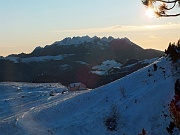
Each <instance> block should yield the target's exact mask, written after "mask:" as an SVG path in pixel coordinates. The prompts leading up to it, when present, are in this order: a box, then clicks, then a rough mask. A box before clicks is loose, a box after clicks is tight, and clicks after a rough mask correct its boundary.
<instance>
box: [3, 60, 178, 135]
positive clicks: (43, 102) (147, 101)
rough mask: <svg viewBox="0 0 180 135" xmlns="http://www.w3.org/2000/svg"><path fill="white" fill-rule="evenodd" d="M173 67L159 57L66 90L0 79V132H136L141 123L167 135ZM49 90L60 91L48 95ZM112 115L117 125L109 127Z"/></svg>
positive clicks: (152, 134)
mask: <svg viewBox="0 0 180 135" xmlns="http://www.w3.org/2000/svg"><path fill="white" fill-rule="evenodd" d="M155 64H156V66H157V68H156V67H155V66H154V65H155ZM171 66H172V63H171V61H170V60H169V59H168V58H166V57H162V58H160V59H158V60H156V61H155V62H154V63H152V64H150V65H148V66H146V67H144V68H142V69H140V70H138V71H136V72H134V73H132V74H130V75H128V76H126V77H123V78H121V79H119V80H116V81H114V82H112V83H109V84H107V85H104V86H101V87H99V88H96V89H91V90H86V91H79V92H67V93H65V94H61V93H60V91H61V90H63V89H65V87H63V86H61V85H60V84H45V85H42V84H27V83H0V88H1V90H2V92H1V96H0V97H1V99H0V104H1V109H0V114H1V115H0V134H1V135H11V134H12V133H13V134H14V135H36V134H37V135H39V134H43V135H52V134H53V135H59V134H61V135H110V134H113V135H138V134H140V133H141V131H142V129H143V128H144V129H145V131H146V132H147V133H148V135H168V132H167V130H166V127H168V126H169V123H170V121H171V118H170V117H169V106H168V104H169V103H170V101H171V100H172V98H173V96H174V83H175V80H176V78H177V77H178V76H175V75H174V74H175V71H174V70H173V68H172V67H171ZM178 70H179V69H178ZM51 90H55V91H57V93H58V94H57V95H56V96H54V97H50V96H49V94H48V93H49V92H50V91H51ZM114 115H115V116H116V118H117V121H116V122H117V123H116V125H117V127H116V130H115V131H110V130H107V126H106V125H105V123H106V121H107V119H108V118H110V117H112V116H114ZM174 134H175V135H178V133H177V132H174Z"/></svg>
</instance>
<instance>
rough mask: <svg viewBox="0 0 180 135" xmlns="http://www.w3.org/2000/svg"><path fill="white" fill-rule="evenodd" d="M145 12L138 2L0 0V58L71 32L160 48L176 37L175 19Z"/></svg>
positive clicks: (178, 21) (178, 24)
mask: <svg viewBox="0 0 180 135" xmlns="http://www.w3.org/2000/svg"><path fill="white" fill-rule="evenodd" d="M145 11H146V8H145V7H144V6H143V5H142V4H141V0H0V56H7V55H8V54H12V53H13V54H16V53H21V52H25V53H30V52H32V50H33V49H34V48H35V47H36V46H42V47H44V46H45V45H48V44H52V43H53V42H55V41H58V40H62V39H63V38H65V37H73V36H86V35H89V36H90V37H92V36H95V35H96V36H98V37H103V36H113V37H116V38H117V37H119V38H122V37H128V38H129V39H130V40H131V41H133V42H134V43H136V44H138V45H140V46H141V47H143V48H155V49H159V50H164V49H165V48H166V47H167V46H168V43H169V42H176V41H177V40H178V39H179V38H180V17H175V18H150V17H148V16H147V15H146V14H145ZM179 11H180V8H179Z"/></svg>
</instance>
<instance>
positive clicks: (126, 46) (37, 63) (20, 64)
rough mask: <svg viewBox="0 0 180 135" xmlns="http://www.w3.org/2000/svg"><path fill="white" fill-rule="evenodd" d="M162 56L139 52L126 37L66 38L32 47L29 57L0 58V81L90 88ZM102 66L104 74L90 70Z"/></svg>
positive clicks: (149, 51) (23, 54)
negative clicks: (73, 83) (77, 84)
mask: <svg viewBox="0 0 180 135" xmlns="http://www.w3.org/2000/svg"><path fill="white" fill-rule="evenodd" d="M163 54H164V53H163V52H161V51H158V50H154V49H143V48H141V47H140V46H138V45H136V44H135V43H133V42H131V41H130V40H129V39H128V38H113V37H108V38H106V37H103V38H99V37H97V36H94V37H92V38H90V37H89V36H84V37H73V38H70V37H68V38H65V39H63V40H61V41H56V42H54V43H53V44H51V45H47V46H45V47H36V48H35V49H34V50H33V51H32V52H31V53H30V54H25V53H21V54H17V55H15V54H13V55H9V56H8V57H5V58H2V57H0V81H23V82H24V81H26V82H61V83H63V84H64V85H67V84H68V83H71V82H77V81H81V82H83V83H85V84H86V85H87V86H88V87H92V88H94V87H97V86H100V85H104V84H106V83H109V82H111V81H113V80H115V79H118V78H121V77H123V76H125V75H127V74H129V73H131V72H133V71H135V70H137V69H139V68H141V67H143V66H146V65H147V64H149V63H144V62H143V60H145V59H152V58H155V57H159V56H162V55H163ZM133 60H135V61H136V64H134V67H133V66H131V67H128V68H126V69H125V67H126V66H127V63H131V64H132V61H133ZM107 61H109V62H110V63H108V64H110V65H111V66H108V64H107V63H106V62H107ZM104 63H106V64H107V65H106V66H107V67H108V69H107V70H106V71H103V72H101V70H99V69H98V68H97V69H96V68H94V67H96V66H98V65H101V64H104ZM112 63H113V64H115V63H117V64H115V65H112ZM117 65H119V66H117ZM114 67H116V68H114ZM122 67H123V68H122ZM100 72H101V73H100ZM107 76H109V77H107ZM110 76H111V77H110ZM94 80H96V82H94Z"/></svg>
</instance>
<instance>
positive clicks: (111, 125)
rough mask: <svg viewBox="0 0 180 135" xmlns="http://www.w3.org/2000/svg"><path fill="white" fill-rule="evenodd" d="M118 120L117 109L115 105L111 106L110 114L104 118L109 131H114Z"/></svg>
mask: <svg viewBox="0 0 180 135" xmlns="http://www.w3.org/2000/svg"><path fill="white" fill-rule="evenodd" d="M117 121H118V110H117V106H116V105H112V106H111V114H110V116H109V117H107V118H106V120H105V126H106V127H107V130H109V131H116V128H117Z"/></svg>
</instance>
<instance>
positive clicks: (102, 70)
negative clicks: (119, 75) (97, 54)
mask: <svg viewBox="0 0 180 135" xmlns="http://www.w3.org/2000/svg"><path fill="white" fill-rule="evenodd" d="M120 66H122V64H121V63H118V62H116V61H115V60H106V61H103V62H102V63H101V65H97V66H93V67H92V69H93V71H91V72H92V73H94V74H98V75H105V74H107V71H108V70H109V69H111V68H112V67H114V68H115V67H118V68H119V67H120Z"/></svg>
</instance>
